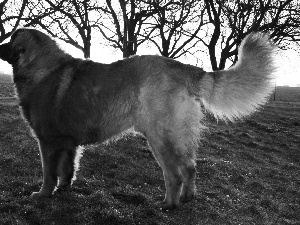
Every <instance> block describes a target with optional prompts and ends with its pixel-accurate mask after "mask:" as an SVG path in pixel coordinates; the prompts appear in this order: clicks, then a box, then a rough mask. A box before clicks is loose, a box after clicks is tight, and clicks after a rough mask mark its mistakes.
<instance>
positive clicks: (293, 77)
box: [0, 40, 300, 86]
mask: <svg viewBox="0 0 300 225" xmlns="http://www.w3.org/2000/svg"><path fill="white" fill-rule="evenodd" d="M57 42H58V43H59V45H60V46H61V48H62V49H63V50H64V51H66V52H68V53H69V54H71V55H73V56H74V57H77V58H82V57H83V53H82V52H81V51H80V50H78V49H77V48H75V47H73V46H72V45H70V44H66V43H64V42H63V41H60V40H58V41H57ZM144 54H153V55H154V54H158V52H157V51H156V50H155V49H149V48H144V49H143V48H140V49H139V51H138V55H144ZM120 59H122V52H121V51H120V50H115V49H113V48H111V47H107V46H104V45H98V46H97V45H96V44H93V45H92V48H91V60H93V61H96V62H101V63H111V62H114V61H117V60H120ZM177 60H178V61H181V62H182V63H187V64H191V65H197V61H196V58H193V57H189V58H186V57H182V58H179V59H177ZM202 63H203V65H201V66H202V67H203V68H204V70H206V71H211V69H210V63H209V60H208V59H207V60H205V59H203V60H202ZM276 63H277V64H278V68H279V69H278V75H277V76H278V78H277V79H276V86H283V85H287V86H300V54H299V53H297V51H295V50H292V49H290V50H285V51H281V53H280V54H278V57H277V62H276ZM0 73H5V74H12V68H11V66H10V65H9V64H8V63H6V62H4V61H2V60H0Z"/></svg>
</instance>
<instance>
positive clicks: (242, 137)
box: [0, 87, 300, 225]
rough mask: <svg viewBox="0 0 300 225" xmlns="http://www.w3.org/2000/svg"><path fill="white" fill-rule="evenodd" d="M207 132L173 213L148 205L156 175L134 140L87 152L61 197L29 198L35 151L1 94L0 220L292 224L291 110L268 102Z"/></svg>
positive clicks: (295, 205) (295, 144)
mask: <svg viewBox="0 0 300 225" xmlns="http://www.w3.org/2000/svg"><path fill="white" fill-rule="evenodd" d="M0 90H2V95H1V96H3V97H5V96H13V92H12V91H13V89H12V88H8V89H5V91H3V90H4V89H2V88H1V87H0ZM208 126H209V127H210V130H209V132H208V133H206V134H205V135H204V137H203V140H202V142H201V145H200V148H199V151H198V160H197V170H198V173H197V182H196V184H197V189H198V192H197V195H196V198H195V199H194V200H193V201H192V202H190V203H187V204H183V205H181V206H180V208H178V209H176V210H175V211H167V212H163V211H161V210H160V209H159V208H157V207H156V202H157V201H159V200H162V199H163V194H164V181H163V177H162V172H161V169H160V168H159V166H158V165H157V164H156V162H155V160H154V158H153V156H152V154H151V152H150V151H149V149H148V147H147V145H146V140H145V139H144V138H143V137H140V136H138V135H127V136H126V137H124V138H123V139H120V140H118V141H116V142H114V143H110V144H108V145H103V144H102V145H101V144H99V145H93V146H87V147H86V149H85V152H84V156H83V158H82V160H81V167H80V170H79V172H78V179H77V180H76V181H75V182H74V184H73V186H72V189H71V191H70V192H65V193H55V195H54V196H53V197H52V198H50V199H44V200H32V199H30V198H29V197H28V196H29V195H30V194H31V193H32V192H33V191H38V190H39V188H40V186H41V181H42V170H41V163H40V158H39V151H38V146H37V143H36V141H35V140H34V139H33V138H32V136H31V135H30V132H29V129H28V128H27V126H26V124H25V123H24V122H23V120H22V119H21V117H20V115H19V112H18V106H17V104H16V101H15V100H14V99H11V98H5V99H3V98H2V99H0V127H1V129H0V177H1V182H0V224H105V225H109V224H122V225H123V224H180V225H182V224H290V225H292V224H300V104H299V103H290V102H270V103H269V104H268V105H266V106H265V107H264V108H262V110H261V111H260V112H258V113H256V114H254V115H252V116H251V117H249V118H247V119H245V120H243V121H240V122H238V123H236V124H225V123H222V122H219V123H217V122H216V121H211V123H210V124H209V125H208Z"/></svg>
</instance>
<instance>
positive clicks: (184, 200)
mask: <svg viewBox="0 0 300 225" xmlns="http://www.w3.org/2000/svg"><path fill="white" fill-rule="evenodd" d="M194 197H195V195H194V194H191V195H182V196H180V202H181V203H187V202H190V201H192V200H193V198H194Z"/></svg>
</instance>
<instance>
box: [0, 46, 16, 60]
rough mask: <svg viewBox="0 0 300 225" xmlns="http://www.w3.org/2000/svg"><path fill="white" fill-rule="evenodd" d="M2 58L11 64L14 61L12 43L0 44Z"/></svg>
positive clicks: (0, 57) (0, 56)
mask: <svg viewBox="0 0 300 225" xmlns="http://www.w3.org/2000/svg"><path fill="white" fill-rule="evenodd" d="M0 59H2V60H4V61H6V62H8V63H9V64H12V63H13V60H12V52H11V44H10V43H6V44H3V45H0Z"/></svg>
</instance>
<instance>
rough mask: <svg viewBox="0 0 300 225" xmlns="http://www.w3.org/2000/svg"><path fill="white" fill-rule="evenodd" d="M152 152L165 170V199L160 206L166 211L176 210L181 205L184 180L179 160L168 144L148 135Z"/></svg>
mask: <svg viewBox="0 0 300 225" xmlns="http://www.w3.org/2000/svg"><path fill="white" fill-rule="evenodd" d="M147 139H148V143H149V145H150V147H151V149H152V152H153V154H154V156H155V158H156V160H157V161H158V164H159V165H160V167H161V168H162V170H163V175H164V180H165V188H166V192H165V198H164V200H163V201H162V202H161V203H160V204H159V206H160V207H161V208H163V209H164V210H167V209H173V208H176V207H177V206H178V205H179V200H180V191H181V187H182V178H181V175H180V167H179V164H178V158H177V157H176V155H174V152H173V148H172V146H171V145H169V144H168V143H163V142H161V139H159V138H157V137H153V136H152V137H150V136H148V135H147Z"/></svg>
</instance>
